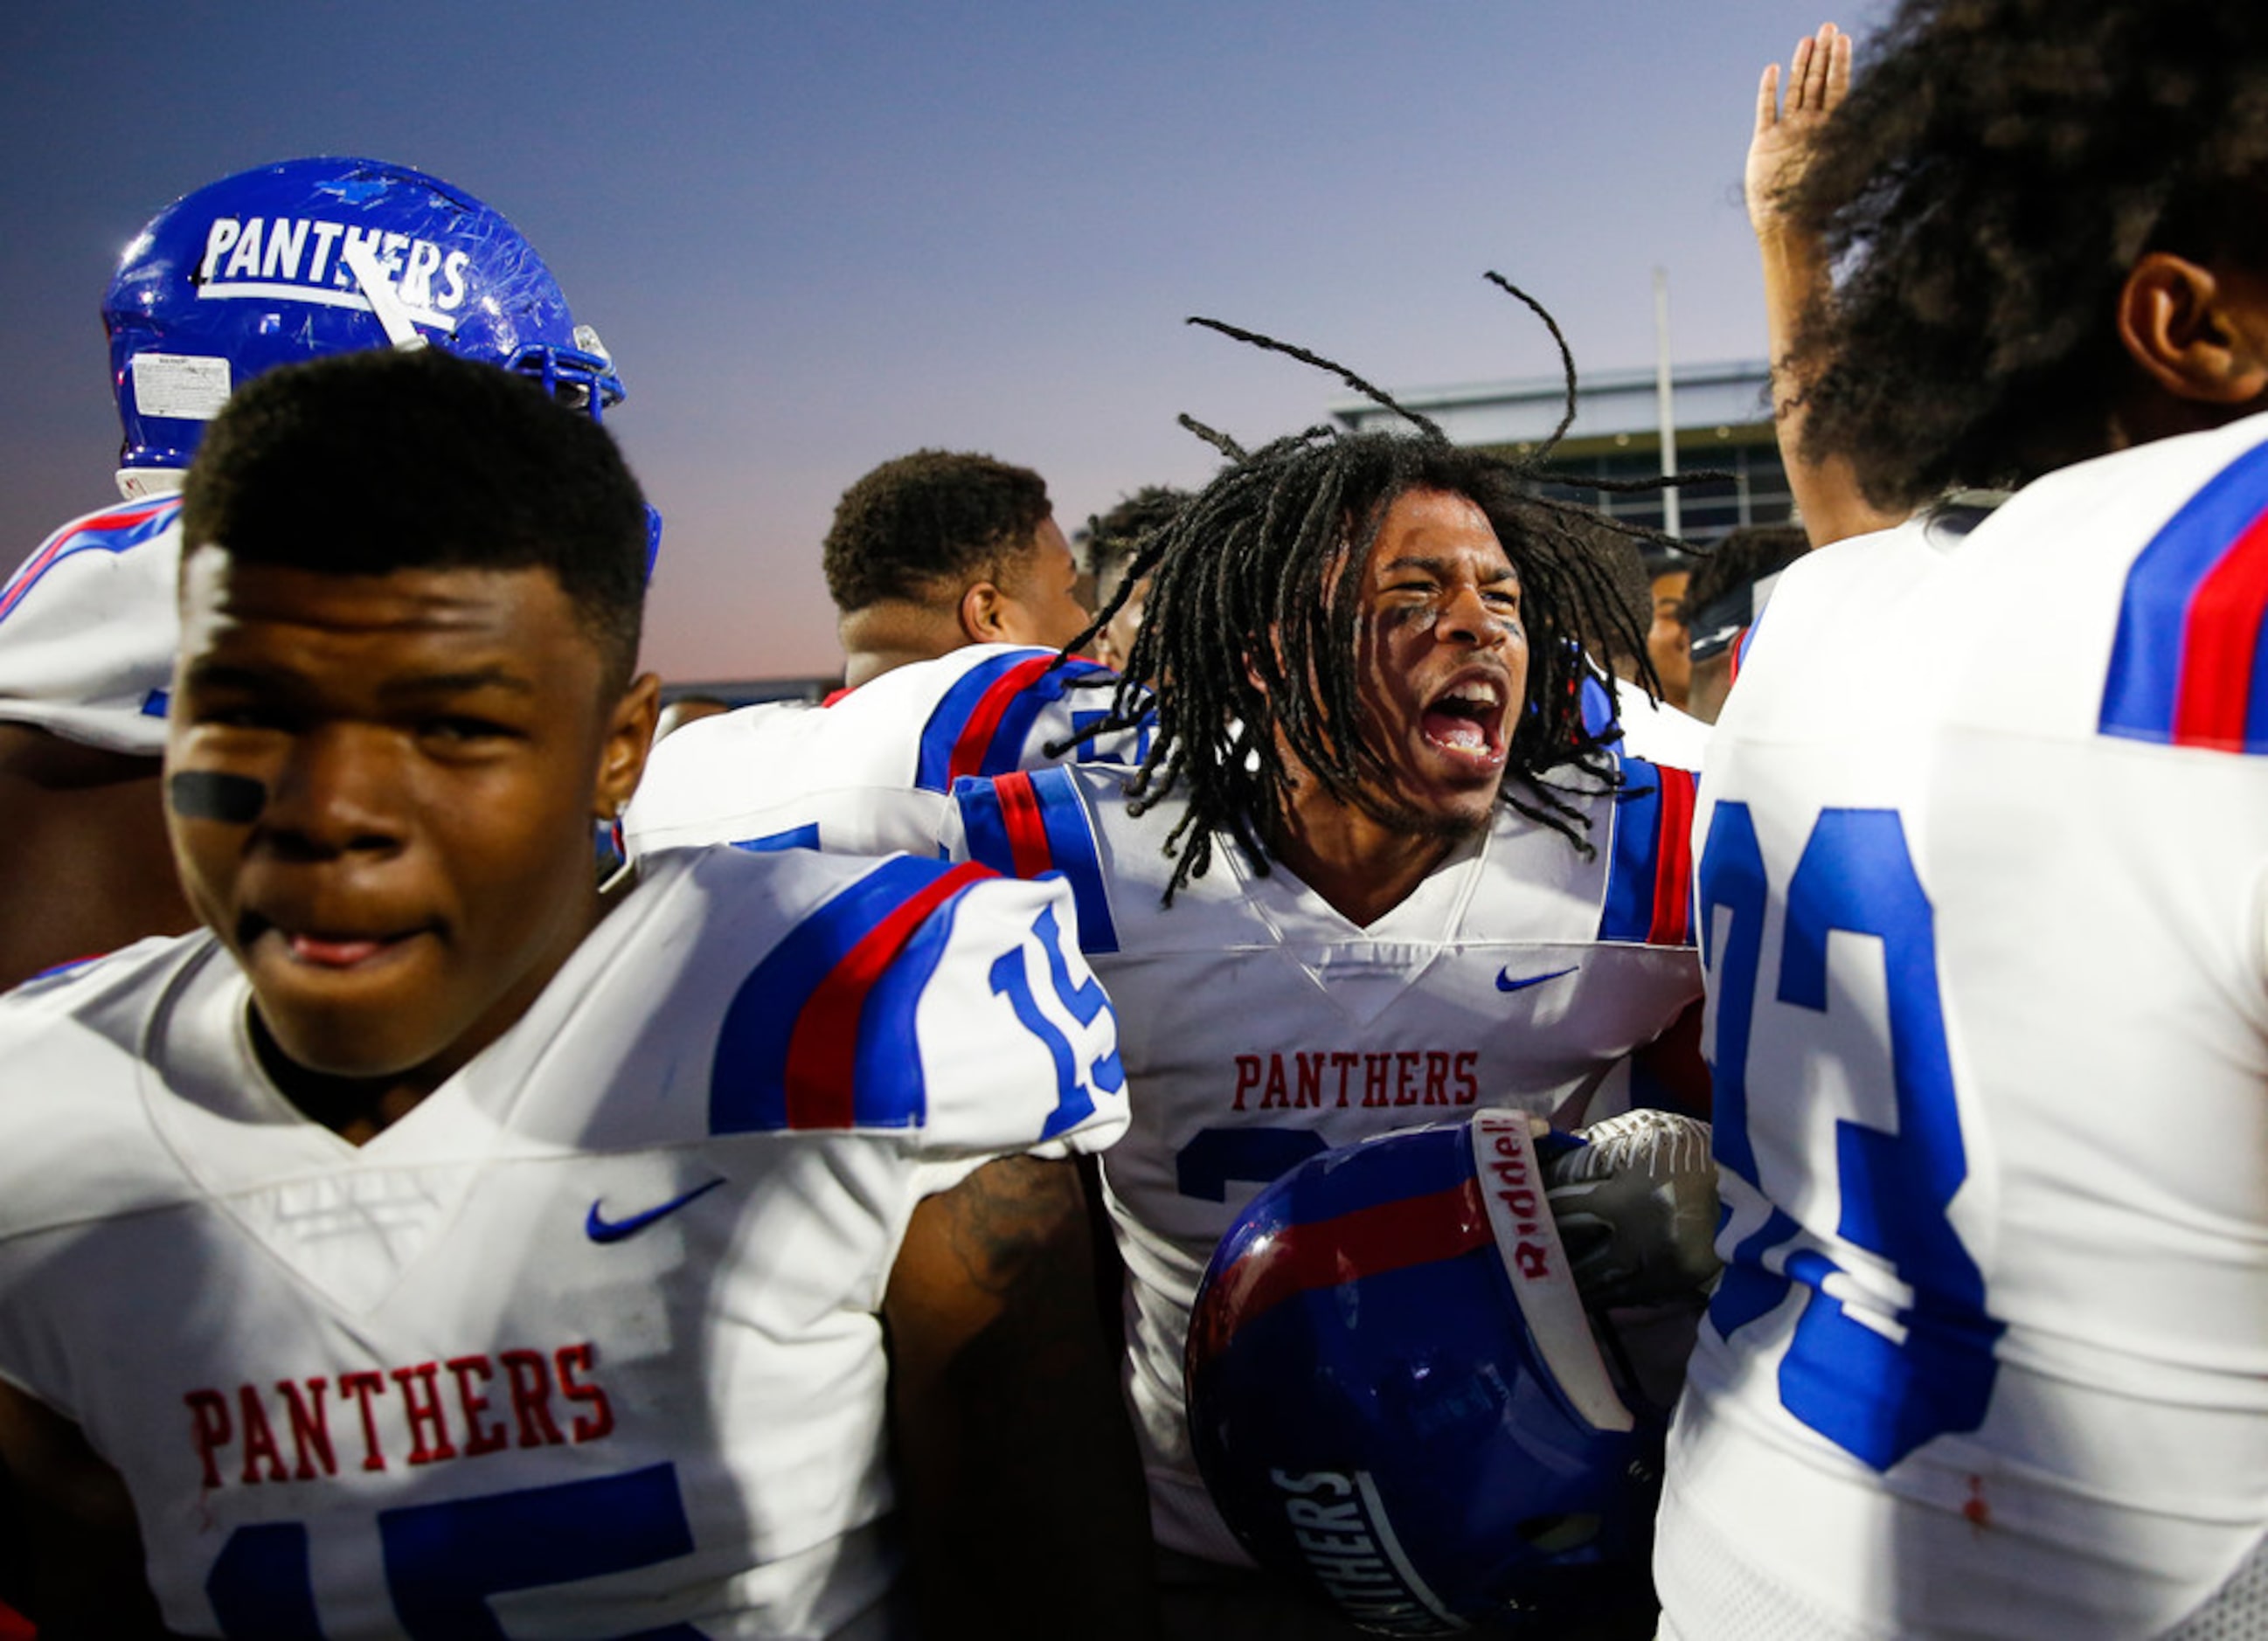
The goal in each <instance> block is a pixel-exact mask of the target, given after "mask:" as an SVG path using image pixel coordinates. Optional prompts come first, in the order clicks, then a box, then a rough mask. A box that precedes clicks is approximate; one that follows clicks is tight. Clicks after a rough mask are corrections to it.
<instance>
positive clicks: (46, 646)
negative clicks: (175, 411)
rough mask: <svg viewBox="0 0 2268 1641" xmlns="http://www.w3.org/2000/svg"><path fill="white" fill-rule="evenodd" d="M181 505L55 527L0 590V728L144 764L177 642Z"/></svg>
mask: <svg viewBox="0 0 2268 1641" xmlns="http://www.w3.org/2000/svg"><path fill="white" fill-rule="evenodd" d="M180 516H181V498H180V497H178V496H161V497H154V498H152V499H150V500H146V501H132V502H121V503H119V504H118V505H116V506H115V507H107V508H105V509H104V510H103V511H100V512H94V513H89V514H88V515H87V516H86V517H85V518H84V519H77V520H75V521H73V522H72V523H70V524H67V525H65V526H63V528H62V529H60V530H58V531H56V532H55V534H53V535H51V536H49V537H48V539H47V540H46V541H44V542H42V543H41V544H40V549H39V551H37V552H36V553H33V555H32V556H31V557H29V558H27V559H26V560H25V561H24V563H22V564H21V565H20V566H18V569H17V570H16V573H15V574H14V575H12V576H11V577H10V578H8V580H7V582H6V584H5V585H0V722H8V723H18V724H33V725H38V726H39V727H40V728H41V729H44V730H48V731H49V732H52V733H54V734H56V735H60V736H62V737H63V739H65V740H76V741H83V742H85V743H86V744H87V745H89V746H93V747H102V748H104V749H106V750H107V751H110V752H124V753H132V754H136V755H138V756H143V757H151V758H154V757H157V756H158V755H159V754H161V753H163V752H164V751H165V747H166V695H167V692H168V691H170V690H171V689H172V688H173V652H174V651H176V650H177V649H179V648H180V617H179V616H178V615H177V614H175V610H174V586H175V583H176V582H177V581H178V580H179V579H180V564H181V530H180Z"/></svg>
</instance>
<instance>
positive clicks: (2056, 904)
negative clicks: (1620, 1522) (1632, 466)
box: [1655, 0, 2268, 1641]
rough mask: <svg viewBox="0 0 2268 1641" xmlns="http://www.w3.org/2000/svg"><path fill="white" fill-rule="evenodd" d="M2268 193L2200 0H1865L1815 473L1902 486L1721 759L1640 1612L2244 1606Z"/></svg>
mask: <svg viewBox="0 0 2268 1641" xmlns="http://www.w3.org/2000/svg"><path fill="white" fill-rule="evenodd" d="M1816 49H1817V48H1816V45H1815V46H1814V50H1816ZM2264 201H2268V13H2264V12H2263V11H2261V10H2260V9H2259V8H2257V7H2252V6H2230V5H2223V4H2206V3H2204V0H2194V3H2192V0H2171V3H2163V0H2160V3H2154V4H2139V0H2068V3H2060V4H2046V3H2045V0H1977V3H1974V4H1970V3H1967V0H1964V3H1963V4H1958V5H1955V4H1941V3H1940V0H1907V3H1906V4H1902V5H1901V6H1900V7H1899V9H1898V10H1897V11H1896V14H1895V16H1894V17H1893V18H1891V19H1890V21H1889V25H1888V26H1887V28H1886V30H1885V31H1884V33H1883V34H1882V35H1881V42H1880V45H1879V48H1877V54H1876V55H1875V56H1874V61H1873V62H1872V63H1870V64H1869V66H1868V67H1867V70H1865V72H1864V73H1863V74H1862V75H1861V76H1860V77H1859V79H1858V81H1857V82H1856V83H1855V84H1854V85H1853V86H1852V90H1851V92H1850V95H1849V97H1848V99H1846V100H1845V102H1844V103H1843V106H1842V107H1840V109H1838V110H1837V111H1836V113H1835V114H1834V116H1833V118H1832V119H1831V120H1830V121H1827V122H1826V123H1825V124H1824V126H1823V129H1821V130H1820V131H1819V133H1818V135H1817V136H1816V137H1815V139H1814V147H1813V151H1812V153H1811V155H1810V157H1809V159H1808V164H1807V165H1806V166H1804V167H1803V168H1802V170H1801V174H1800V179H1799V180H1797V181H1796V183H1795V184H1794V186H1793V190H1792V192H1790V193H1788V194H1787V195H1785V196H1784V198H1783V201H1782V204H1783V207H1784V209H1785V210H1786V213H1787V215H1788V217H1789V218H1790V220H1791V222H1792V223H1793V225H1794V226H1795V227H1796V228H1797V229H1798V230H1799V231H1800V232H1804V233H1808V234H1810V235H1812V236H1815V238H1816V239H1817V242H1818V243H1819V245H1820V246H1821V247H1822V248H1823V253H1824V254H1825V256H1826V258H1827V259H1828V264H1829V265H1830V266H1834V267H1836V268H1837V279H1836V281H1835V283H1834V284H1833V287H1832V290H1831V292H1826V291H1824V290H1823V291H1822V298H1821V299H1819V300H1816V301H1815V302H1814V303H1813V304H1812V305H1811V306H1810V309H1809V311H1808V313H1807V314H1806V315H1805V317H1804V322H1803V324H1802V326H1801V327H1800V330H1799V333H1798V346H1799V363H1800V364H1801V366H1802V368H1803V369H1804V371H1805V372H1807V374H1808V386H1807V387H1806V388H1805V392H1804V398H1805V422H1804V430H1803V437H1804V439H1805V441H1806V445H1807V448H1808V450H1810V451H1811V453H1813V454H1814V455H1815V457H1819V458H1839V459H1841V460H1844V461H1845V462H1847V463H1848V464H1849V467H1850V470H1851V471H1852V474H1853V475H1854V477H1855V480H1856V482H1857V483H1858V484H1859V487H1860V488H1861V489H1863V492H1864V494H1865V497H1866V498H1867V501H1868V503H1869V504H1872V505H1874V506H1875V507H1877V508H1880V509H1882V510H1884V511H1888V512H1889V513H1890V514H1891V515H1892V516H1895V515H1896V514H1897V513H1899V512H1901V511H1905V510H1908V509H1911V508H1915V507H1922V508H1924V509H1925V511H1923V512H1922V514H1921V515H1920V516H1919V517H1918V518H1916V519H1912V520H1910V521H1908V522H1906V523H1904V524H1902V525H1900V526H1897V527H1896V528H1894V529H1891V530H1888V531H1883V532H1880V533H1876V534H1861V535H1859V536H1855V537H1852V538H1851V539H1848V540H1844V541H1835V542H1832V543H1831V544H1830V545H1828V546H1825V547H1823V548H1819V549H1818V550H1815V551H1814V552H1813V553H1811V554H1809V555H1808V556H1806V557H1805V558H1803V559H1802V560H1801V561H1800V562H1799V563H1795V564H1794V565H1793V566H1792V567H1791V568H1789V569H1788V570H1786V571H1785V572H1784V573H1783V574H1782V576H1781V577H1780V579H1779V582H1778V586H1777V588H1776V590H1775V592H1774V593H1773V597H1772V602H1771V608H1770V610H1769V611H1768V612H1767V613H1766V614H1765V617H1764V621H1763V622H1761V624H1759V625H1758V626H1757V627H1756V630H1755V634H1754V637H1753V638H1752V640H1751V642H1750V644H1749V648H1748V652H1747V656H1746V659H1745V663H1744V666H1743V669H1742V679H1741V682H1740V684H1739V686H1738V687H1737V688H1735V689H1734V690H1733V692H1732V695H1731V696H1730V698H1729V699H1728V701H1727V703H1726V707H1725V710H1724V713H1723V716H1722V717H1721V718H1720V719H1719V725H1718V728H1717V731H1716V734H1715V737H1714V739H1713V740H1712V746H1711V751H1710V767H1709V778H1708V780H1707V782H1706V783H1705V786H1704V789H1703V792H1702V797H1701V802H1700V806H1699V809H1698V811H1697V816H1696V835H1697V838H1699V839H1701V840H1703V849H1702V857H1701V865H1700V868H1699V896H1700V908H1701V913H1700V916H1701V926H1702V929H1703V931H1704V936H1705V946H1706V949H1707V953H1708V962H1709V969H1710V979H1711V982H1712V983H1711V987H1710V1002H1709V1014H1710V1022H1709V1033H1710V1037H1711V1041H1712V1059H1713V1063H1714V1067H1715V1072H1716V1078H1715V1086H1716V1095H1717V1102H1718V1104H1717V1112H1716V1117H1717V1122H1716V1154H1717V1157H1718V1159H1719V1165H1720V1170H1721V1175H1722V1178H1721V1188H1722V1193H1723V1199H1724V1202H1725V1204H1726V1207H1727V1211H1728V1218H1727V1220H1726V1223H1725V1225H1724V1226H1723V1229H1722V1231H1721V1233H1720V1235H1719V1252H1720V1253H1721V1254H1722V1255H1724V1257H1725V1260H1726V1262H1727V1270H1726V1275H1725V1277H1724V1280H1723V1283H1722V1285H1721V1286H1720V1287H1719V1290H1718V1292H1717V1295H1716V1298H1715V1299H1714V1302H1713V1306H1712V1311H1711V1313H1710V1318H1709V1321H1708V1323H1707V1324H1706V1325H1705V1327H1704V1328H1703V1330H1702V1335H1701V1338H1700V1342H1699V1343H1698V1345H1697V1349H1696V1350H1695V1353H1694V1356H1693V1358H1692V1363H1691V1368H1690V1376H1689V1379H1688V1382H1687V1385H1686V1390H1685V1396H1684V1400H1683V1402H1681V1404H1680V1406H1679V1409H1678V1412H1677V1417H1676V1422H1675V1428H1674V1431H1673V1434H1672V1438H1671V1442H1670V1447H1669V1455H1668V1483H1667V1490H1666V1494H1665V1501H1664V1505H1663V1513H1662V1519H1661V1535H1660V1540H1659V1546H1658V1550H1657V1555H1656V1559H1655V1571H1656V1577H1657V1582H1658V1584H1659V1586H1660V1589H1661V1595H1662V1598H1663V1602H1664V1608H1665V1614H1664V1618H1665V1623H1664V1628H1663V1631H1662V1633H1663V1634H1664V1635H1665V1636H1674V1637H1683V1638H1684V1641H1701V1638H1703V1637H1739V1638H1741V1641H1748V1638H1749V1637H1759V1636H1797V1635H1800V1636H1804V1637H1819V1638H1821V1641H1837V1638H1838V1637H1850V1638H1852V1641H1856V1638H1857V1637H1883V1636H1893V1635H1896V1636H1954V1635H1959V1636H1964V1637H1970V1636H1994V1637H2057V1638H2058V1641H2064V1638H2067V1637H2133V1636H2152V1637H2184V1638H2187V1637H2205V1636H2213V1637H2236V1636H2257V1635H2262V1634H2268V1621H2264V1619H2263V1616H2262V1615H2263V1614H2264V1613H2268V1551H2264V1545H2268V1490H2264V1486H2263V1477H2264V1476H2268V936H2264V927H2268V924H2264V918H2263V905H2264V902H2263V899H2262V894H2263V884H2264V875H2263V867H2264V843H2263V840H2264V839H2268V706H2264V701H2268V695H2264V693H2263V688H2262V683H2261V679H2262V676H2263V674H2262V670H2261V669H2262V665H2263V664H2262V659H2261V656H2262V652H2263V651H2262V636H2263V635H2262V612H2263V609H2264V607H2268V569H2264V565H2268V557H2264V552H2263V543H2264V541H2268V416H2264V415H2263V414H2262V413H2263V412H2264V411H2268V234H2264V232H2263V228H2262V223H2263V212H2262V206H2263V203H2264ZM2010 484H2013V485H2014V486H2015V487H2016V492H2015V495H2014V497H2013V499H2011V500H2009V501H2007V503H2005V504H2003V505H2001V506H2000V507H1999V510H1998V511H1995V512H1992V513H1991V514H1990V515H1988V516H1982V517H1980V516H1978V515H1977V514H1975V513H1973V512H1969V511H1956V510H1941V509H1940V508H1939V507H1938V506H1937V505H1936V504H1935V498H1936V497H1940V496H1943V495H1945V494H1947V493H1948V491H1951V490H1955V489H1962V488H1999V487H2003V486H2007V485H2010Z"/></svg>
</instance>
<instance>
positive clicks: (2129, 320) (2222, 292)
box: [2118, 251, 2268, 406]
mask: <svg viewBox="0 0 2268 1641" xmlns="http://www.w3.org/2000/svg"><path fill="white" fill-rule="evenodd" d="M2248 303H2257V295H2253V294H2250V285H2249V284H2247V283H2242V282H2233V281H2231V280H2228V279H2226V278H2224V277H2222V276H2220V275H2219V274H2217V273H2216V272H2215V271H2214V270H2213V269H2210V268H2208V267H2206V266H2205V265H2204V264H2203V263H2200V262H2193V261H2190V260H2189V259H2188V258H2187V257H2183V256H2176V255H2175V254H2173V253H2172V252H2170V251H2152V252H2149V253H2148V254H2146V255H2144V256H2143V258H2142V259H2141V260H2140V261H2138V262H2136V263H2135V264H2134V266H2133V268H2132V270H2131V271H2129V272H2128V274H2127V276H2126V283H2125V284H2124V286H2122V287H2121V288H2120V290H2119V292H2118V339H2119V341H2120V342H2123V343H2124V345H2125V349H2126V351H2127V353H2128V355H2129V356H2130V357H2132V359H2133V360H2134V362H2135V363H2136V364H2139V365H2140V366H2141V367H2142V371H2143V373H2144V374H2145V375H2147V377H2148V378H2149V379H2151V380H2152V381H2153V382H2154V383H2156V384H2157V386H2159V387H2161V388H2162V389H2163V390H2164V391H2165V392H2167V393H2169V394H2172V395H2174V397H2176V398H2177V399H2186V400H2190V401H2194V402H2197V403H2200V404H2208V405H2230V406H2235V405H2243V404H2250V402H2251V401H2254V400H2256V399H2257V398H2259V397H2260V395H2261V394H2262V393H2263V392H2264V391H2268V357H2263V353H2262V349H2261V346H2260V342H2259V337H2260V335H2261V332H2262V325H2261V316H2260V315H2258V314H2255V313H2250V312H2249V311H2248V310H2247V306H2246V305H2247V304H2248Z"/></svg>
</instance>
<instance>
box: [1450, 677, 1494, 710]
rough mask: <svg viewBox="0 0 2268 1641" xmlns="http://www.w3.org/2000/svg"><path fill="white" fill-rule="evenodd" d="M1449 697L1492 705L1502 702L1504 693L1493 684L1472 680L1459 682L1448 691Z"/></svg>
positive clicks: (1455, 699)
mask: <svg viewBox="0 0 2268 1641" xmlns="http://www.w3.org/2000/svg"><path fill="white" fill-rule="evenodd" d="M1449 699H1450V700H1452V701H1471V702H1476V703H1478V704H1480V705H1482V706H1485V707H1493V706H1500V705H1502V704H1503V702H1504V695H1503V694H1502V692H1501V691H1499V689H1498V688H1497V687H1496V686H1495V685H1494V684H1491V683H1484V682H1481V681H1477V680H1476V681H1474V682H1471V683H1469V684H1459V685H1458V686H1457V687H1456V688H1454V689H1452V690H1451V691H1449Z"/></svg>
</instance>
